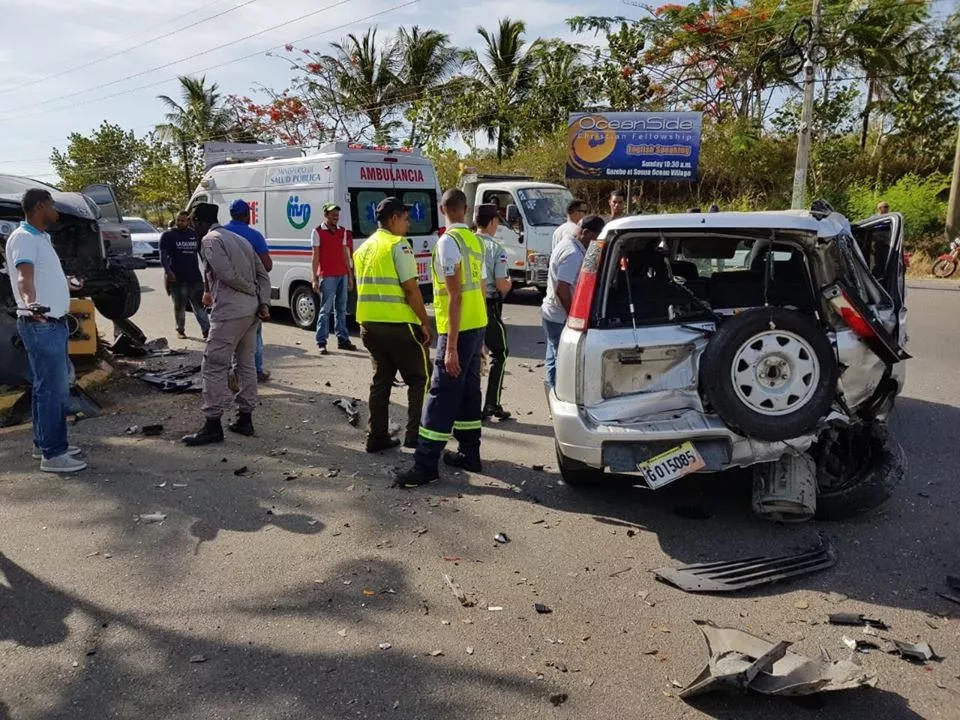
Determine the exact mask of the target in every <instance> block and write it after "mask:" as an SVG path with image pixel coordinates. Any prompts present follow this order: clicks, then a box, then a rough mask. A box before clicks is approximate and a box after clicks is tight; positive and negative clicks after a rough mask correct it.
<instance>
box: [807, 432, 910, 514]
mask: <svg viewBox="0 0 960 720" xmlns="http://www.w3.org/2000/svg"><path fill="white" fill-rule="evenodd" d="M811 453H812V455H813V457H814V458H815V459H816V461H817V518H818V519H820V520H843V519H845V518H849V517H853V516H854V515H859V514H861V513H865V512H867V511H868V510H873V509H874V508H876V507H879V506H880V505H882V504H883V503H884V502H886V501H887V500H888V499H889V498H890V496H891V495H892V494H893V492H894V490H895V489H896V487H897V486H898V485H899V484H900V482H901V481H902V480H903V476H904V474H905V472H906V462H907V461H906V456H905V455H904V452H903V448H902V447H900V443H898V442H897V441H896V440H895V439H894V438H893V436H892V435H891V434H890V432H889V431H888V430H887V428H886V427H885V426H884V425H881V424H879V423H868V424H864V425H860V426H857V427H849V428H838V429H833V430H829V431H827V432H825V433H824V434H823V436H822V437H821V439H820V440H819V441H818V442H817V444H816V445H815V446H814V448H813V450H812V451H811Z"/></svg>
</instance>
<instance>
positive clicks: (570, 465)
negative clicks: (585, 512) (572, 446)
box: [554, 442, 603, 488]
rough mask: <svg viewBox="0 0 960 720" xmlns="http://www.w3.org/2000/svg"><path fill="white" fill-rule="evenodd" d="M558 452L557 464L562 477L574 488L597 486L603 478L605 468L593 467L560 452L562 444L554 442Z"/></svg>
mask: <svg viewBox="0 0 960 720" xmlns="http://www.w3.org/2000/svg"><path fill="white" fill-rule="evenodd" d="M554 448H555V449H556V452H557V466H558V467H559V468H560V477H561V478H563V482H564V483H566V484H567V485H569V486H570V487H573V488H583V487H589V486H596V485H597V483H599V482H601V481H602V480H603V470H598V469H597V468H592V467H590V466H589V465H584V464H583V463H581V462H578V461H576V460H571V459H570V458H568V457H564V456H563V454H562V453H561V452H560V444H559V443H557V442H554Z"/></svg>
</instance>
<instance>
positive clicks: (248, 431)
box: [227, 413, 253, 437]
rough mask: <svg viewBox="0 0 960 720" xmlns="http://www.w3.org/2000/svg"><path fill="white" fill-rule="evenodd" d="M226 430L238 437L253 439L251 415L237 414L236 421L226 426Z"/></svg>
mask: <svg viewBox="0 0 960 720" xmlns="http://www.w3.org/2000/svg"><path fill="white" fill-rule="evenodd" d="M227 429H228V430H230V432H235V433H237V434H238V435H246V436H247V437H253V415H251V414H250V413H238V414H237V419H236V421H234V422H232V423H230V424H229V425H227Z"/></svg>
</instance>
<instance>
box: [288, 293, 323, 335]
mask: <svg viewBox="0 0 960 720" xmlns="http://www.w3.org/2000/svg"><path fill="white" fill-rule="evenodd" d="M290 315H291V316H292V317H293V322H294V324H295V325H296V326H297V327H299V328H303V329H304V330H313V329H314V328H316V326H317V296H316V295H314V294H313V288H312V287H310V286H309V285H307V284H306V283H301V284H299V285H296V286H294V288H293V290H291V291H290Z"/></svg>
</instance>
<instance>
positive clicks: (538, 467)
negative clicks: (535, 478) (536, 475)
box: [532, 465, 544, 472]
mask: <svg viewBox="0 0 960 720" xmlns="http://www.w3.org/2000/svg"><path fill="white" fill-rule="evenodd" d="M532 468H533V470H534V472H543V470H544V466H543V465H533V466H532Z"/></svg>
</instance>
